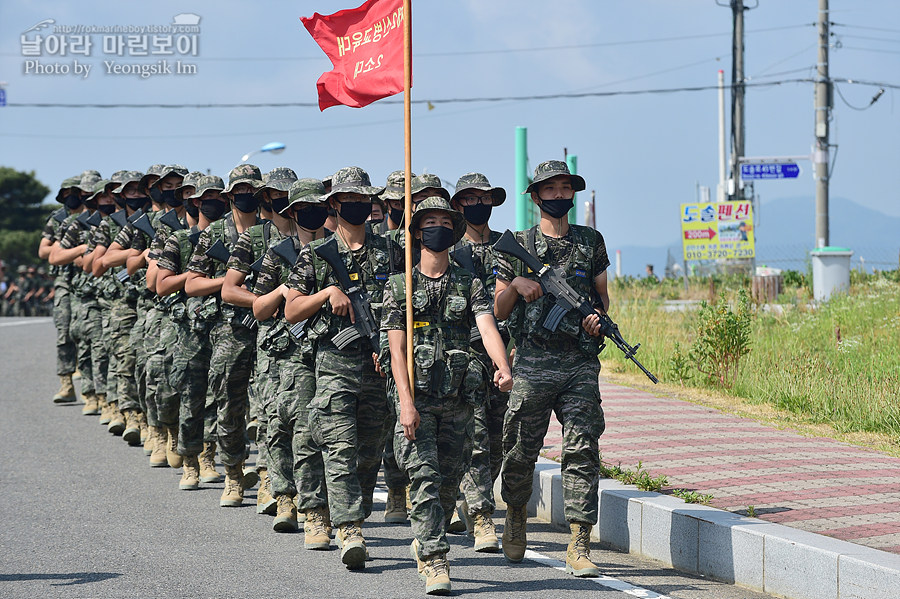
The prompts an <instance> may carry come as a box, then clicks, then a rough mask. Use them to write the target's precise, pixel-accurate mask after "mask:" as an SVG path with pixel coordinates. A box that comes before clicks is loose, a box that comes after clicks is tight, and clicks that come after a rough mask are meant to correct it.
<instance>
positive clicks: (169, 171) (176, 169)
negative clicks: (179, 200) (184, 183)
mask: <svg viewBox="0 0 900 599" xmlns="http://www.w3.org/2000/svg"><path fill="white" fill-rule="evenodd" d="M187 174H188V170H187V169H186V168H184V167H183V166H181V165H180V164H167V165H166V166H164V167H163V169H162V172H161V173H160V174H159V179H157V180H156V181H154V182H153V183H151V184H150V187H153V186H154V185H156V184H157V183H159V182H160V181H162V180H163V179H165V178H166V177H168V176H169V175H178V176H180V177H182V178H184V177H185V176H186V175H187Z"/></svg>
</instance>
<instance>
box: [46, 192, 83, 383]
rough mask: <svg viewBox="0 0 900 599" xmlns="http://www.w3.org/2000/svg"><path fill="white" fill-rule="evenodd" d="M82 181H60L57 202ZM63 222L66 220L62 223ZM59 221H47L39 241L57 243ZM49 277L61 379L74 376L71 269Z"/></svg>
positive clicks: (53, 268)
mask: <svg viewBox="0 0 900 599" xmlns="http://www.w3.org/2000/svg"><path fill="white" fill-rule="evenodd" d="M80 180H81V177H70V178H68V179H66V180H65V181H63V183H62V185H61V186H60V190H59V193H57V196H56V198H57V201H61V197H62V193H63V192H64V191H65V190H67V189H69V188H71V187H73V186H74V185H75V184H76V183H78V182H79V181H80ZM63 220H65V219H63ZM62 223H63V221H62V220H58V219H57V218H56V217H55V216H51V217H50V218H49V219H47V223H46V224H45V225H44V229H43V231H42V232H41V238H42V239H46V240H48V241H50V242H51V243H53V242H56V241H59V239H60V229H61V227H62ZM50 272H51V274H53V275H55V276H54V279H53V288H54V294H53V324H54V325H55V327H56V373H57V374H58V375H60V376H64V375H69V374H72V373H73V372H75V361H76V352H77V350H76V347H75V342H74V341H73V340H72V337H71V334H70V331H69V326H70V322H71V319H72V312H71V303H70V302H71V299H70V294H69V287H70V283H71V276H72V267H71V266H70V265H66V266H51V267H50Z"/></svg>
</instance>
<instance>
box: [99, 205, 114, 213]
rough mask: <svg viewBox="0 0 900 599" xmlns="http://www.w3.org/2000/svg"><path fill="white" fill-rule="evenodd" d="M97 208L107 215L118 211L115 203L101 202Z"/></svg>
mask: <svg viewBox="0 0 900 599" xmlns="http://www.w3.org/2000/svg"><path fill="white" fill-rule="evenodd" d="M97 210H99V211H100V212H101V213H103V214H105V215H106V216H109V215H110V214H112V213H113V212H115V211H116V205H115V204H100V205H99V206H97Z"/></svg>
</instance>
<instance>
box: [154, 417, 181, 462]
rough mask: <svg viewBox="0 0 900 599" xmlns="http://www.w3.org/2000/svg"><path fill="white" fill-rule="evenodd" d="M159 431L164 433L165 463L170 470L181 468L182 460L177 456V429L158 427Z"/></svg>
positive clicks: (173, 427) (174, 427)
mask: <svg viewBox="0 0 900 599" xmlns="http://www.w3.org/2000/svg"><path fill="white" fill-rule="evenodd" d="M160 430H162V431H165V432H164V433H163V434H165V436H166V462H168V463H169V467H170V468H181V465H182V464H183V463H184V458H183V457H181V456H180V455H179V454H178V427H177V426H167V427H165V428H163V427H160Z"/></svg>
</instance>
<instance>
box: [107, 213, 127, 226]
mask: <svg viewBox="0 0 900 599" xmlns="http://www.w3.org/2000/svg"><path fill="white" fill-rule="evenodd" d="M109 218H111V219H112V222H114V223H116V224H117V225H119V227H124V226H125V225H126V224H127V223H128V216H127V215H126V214H125V211H124V210H116V211H115V212H113V213H112V214H110V215H109Z"/></svg>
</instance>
